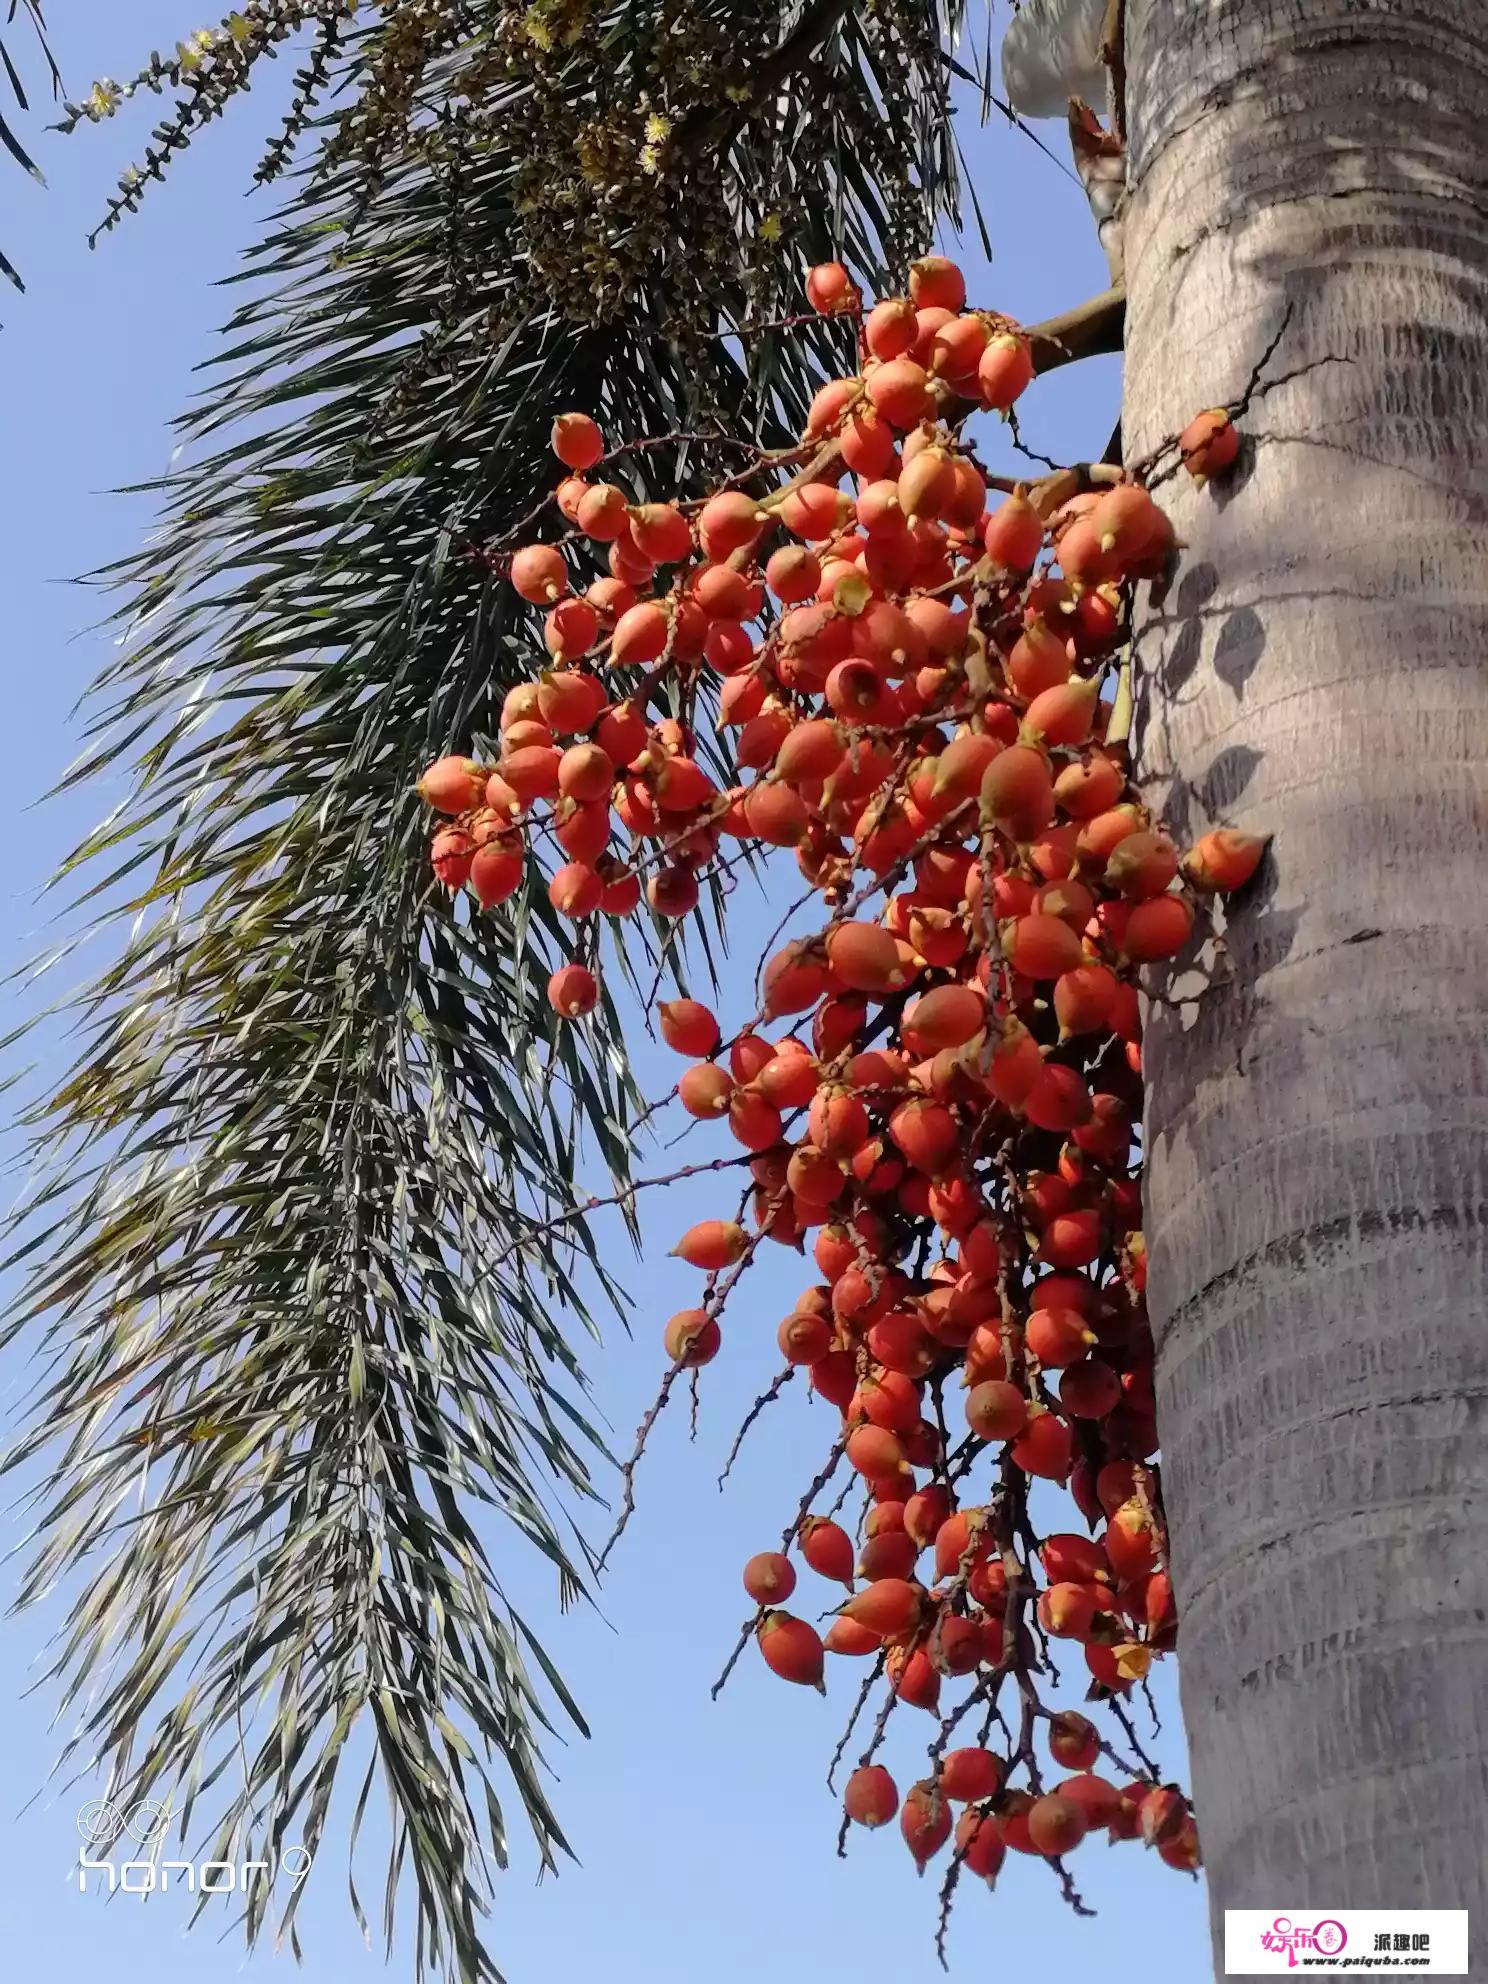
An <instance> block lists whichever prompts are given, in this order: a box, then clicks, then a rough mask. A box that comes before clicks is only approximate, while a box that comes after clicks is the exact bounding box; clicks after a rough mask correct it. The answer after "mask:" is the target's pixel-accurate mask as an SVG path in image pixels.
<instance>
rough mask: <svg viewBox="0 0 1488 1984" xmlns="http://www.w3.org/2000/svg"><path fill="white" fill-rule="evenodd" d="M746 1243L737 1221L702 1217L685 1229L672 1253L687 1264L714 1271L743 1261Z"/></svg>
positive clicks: (746, 1238) (712, 1272) (746, 1240)
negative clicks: (695, 1223) (694, 1224)
mask: <svg viewBox="0 0 1488 1984" xmlns="http://www.w3.org/2000/svg"><path fill="white" fill-rule="evenodd" d="M748 1246H749V1236H748V1235H747V1234H746V1233H745V1231H744V1229H743V1227H742V1226H740V1225H739V1224H738V1223H737V1221H735V1220H732V1219H703V1220H699V1222H698V1223H697V1225H696V1226H690V1227H689V1228H688V1229H687V1231H686V1232H685V1233H684V1234H683V1235H682V1238H681V1239H680V1240H679V1241H678V1242H677V1244H676V1246H675V1247H674V1248H673V1249H672V1252H673V1253H674V1254H676V1255H677V1256H679V1258H680V1259H682V1260H684V1261H686V1262H687V1264H688V1266H689V1267H694V1268H706V1269H707V1270H708V1272H709V1273H710V1274H715V1273H717V1271H718V1270H719V1269H720V1268H727V1267H732V1266H733V1264H734V1263H735V1261H738V1260H742V1258H743V1256H744V1253H745V1251H746V1249H747V1248H748Z"/></svg>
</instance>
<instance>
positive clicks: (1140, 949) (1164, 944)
mask: <svg viewBox="0 0 1488 1984" xmlns="http://www.w3.org/2000/svg"><path fill="white" fill-rule="evenodd" d="M1192 932H1193V908H1192V905H1191V904H1190V903H1189V902H1188V901H1187V900H1186V899H1185V898H1184V897H1183V896H1154V897H1153V898H1152V900H1151V901H1150V902H1139V903H1137V904H1135V905H1134V907H1133V909H1132V913H1131V915H1130V917H1129V918H1128V919H1127V924H1126V929H1125V932H1124V933H1123V936H1122V939H1121V950H1122V954H1123V955H1124V956H1125V957H1128V958H1130V959H1131V960H1132V962H1133V963H1134V964H1152V963H1155V962H1156V961H1157V960H1158V959H1160V958H1171V957H1176V956H1177V955H1178V953H1179V951H1181V950H1182V949H1183V946H1184V945H1185V944H1186V943H1187V942H1188V940H1189V937H1190V936H1191V934H1192Z"/></svg>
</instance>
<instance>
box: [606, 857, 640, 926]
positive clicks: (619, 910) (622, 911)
mask: <svg viewBox="0 0 1488 1984" xmlns="http://www.w3.org/2000/svg"><path fill="white" fill-rule="evenodd" d="M597 865H598V868H599V873H600V879H601V880H602V881H603V883H604V893H603V894H602V895H601V897H600V899H599V906H600V908H601V910H603V912H604V914H605V915H606V916H629V915H630V913H631V911H632V910H633V909H635V908H636V906H637V905H638V903H639V902H640V900H641V878H640V876H639V875H636V874H634V873H632V872H631V871H630V870H629V869H626V868H621V867H620V866H619V865H618V864H617V863H616V862H614V861H612V860H611V859H610V858H609V857H608V856H607V855H601V856H600V859H599V862H598V864H597Z"/></svg>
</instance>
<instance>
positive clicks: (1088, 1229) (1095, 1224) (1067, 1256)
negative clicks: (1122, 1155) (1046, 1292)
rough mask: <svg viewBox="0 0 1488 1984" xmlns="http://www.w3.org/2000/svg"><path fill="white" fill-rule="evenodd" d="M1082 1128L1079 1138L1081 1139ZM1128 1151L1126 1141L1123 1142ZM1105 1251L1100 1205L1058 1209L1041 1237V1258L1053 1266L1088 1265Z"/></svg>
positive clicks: (1047, 1221)
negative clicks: (1065, 1209) (1069, 1209)
mask: <svg viewBox="0 0 1488 1984" xmlns="http://www.w3.org/2000/svg"><path fill="white" fill-rule="evenodd" d="M1079 1135H1081V1133H1079V1131H1075V1137H1077V1139H1079ZM1123 1151H1125V1143H1123ZM1099 1254H1101V1212H1099V1206H1079V1208H1075V1210H1073V1212H1055V1214H1054V1216H1052V1218H1050V1220H1046V1224H1044V1232H1042V1234H1040V1240H1038V1258H1040V1260H1042V1262H1044V1264H1046V1266H1050V1268H1085V1266H1089V1262H1093V1260H1099Z"/></svg>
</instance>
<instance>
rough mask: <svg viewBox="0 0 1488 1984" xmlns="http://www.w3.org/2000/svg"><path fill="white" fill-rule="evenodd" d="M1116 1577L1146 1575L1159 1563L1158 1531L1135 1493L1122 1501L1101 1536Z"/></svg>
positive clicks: (1125, 1577) (1123, 1578) (1124, 1577)
mask: <svg viewBox="0 0 1488 1984" xmlns="http://www.w3.org/2000/svg"><path fill="white" fill-rule="evenodd" d="M1102 1540H1103V1541H1104V1543H1105V1546H1106V1555H1107V1556H1108V1557H1109V1558H1110V1560H1111V1565H1112V1568H1113V1569H1114V1571H1115V1572H1116V1575H1117V1577H1119V1578H1121V1579H1122V1580H1123V1581H1125V1580H1126V1579H1129V1578H1139V1577H1145V1576H1146V1574H1147V1573H1148V1572H1149V1571H1150V1570H1152V1569H1153V1568H1154V1567H1155V1565H1156V1563H1157V1532H1156V1530H1155V1529H1154V1528H1153V1524H1152V1518H1151V1517H1150V1516H1149V1515H1148V1514H1147V1511H1146V1510H1145V1509H1144V1508H1143V1506H1142V1504H1141V1503H1140V1502H1139V1501H1138V1500H1137V1499H1136V1497H1135V1496H1133V1497H1132V1499H1131V1500H1130V1501H1129V1502H1123V1503H1122V1504H1121V1506H1120V1508H1118V1509H1117V1511H1116V1513H1115V1514H1114V1515H1113V1516H1112V1517H1111V1519H1110V1521H1109V1522H1108V1523H1107V1524H1106V1533H1105V1536H1104V1538H1103V1539H1102Z"/></svg>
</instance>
